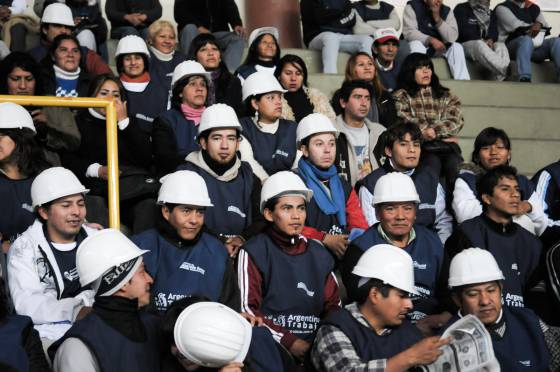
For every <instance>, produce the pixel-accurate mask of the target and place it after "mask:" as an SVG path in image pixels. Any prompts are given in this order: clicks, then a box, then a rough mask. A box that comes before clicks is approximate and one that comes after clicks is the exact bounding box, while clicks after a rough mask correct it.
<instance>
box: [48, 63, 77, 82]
mask: <svg viewBox="0 0 560 372" xmlns="http://www.w3.org/2000/svg"><path fill="white" fill-rule="evenodd" d="M53 69H54V75H55V76H56V77H57V78H59V79H64V80H76V79H78V77H79V76H80V72H81V69H80V67H78V69H77V70H76V71H74V72H68V71H66V70H63V69H61V68H60V67H58V66H57V65H53Z"/></svg>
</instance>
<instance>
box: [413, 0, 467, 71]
mask: <svg viewBox="0 0 560 372" xmlns="http://www.w3.org/2000/svg"><path fill="white" fill-rule="evenodd" d="M403 35H404V37H405V39H406V40H408V42H409V45H410V51H411V52H412V53H422V54H426V53H427V54H428V55H430V56H435V57H445V58H446V59H447V63H448V64H449V69H450V70H451V75H452V76H453V79H455V80H470V75H469V71H468V70H467V61H466V60H465V51H464V50H463V46H462V45H461V44H459V43H457V42H456V41H457V38H458V37H459V31H458V28H457V21H456V20H455V16H454V15H453V12H452V11H451V8H449V7H448V6H446V5H443V0H410V1H409V2H408V3H407V4H406V6H405V8H404V13H403Z"/></svg>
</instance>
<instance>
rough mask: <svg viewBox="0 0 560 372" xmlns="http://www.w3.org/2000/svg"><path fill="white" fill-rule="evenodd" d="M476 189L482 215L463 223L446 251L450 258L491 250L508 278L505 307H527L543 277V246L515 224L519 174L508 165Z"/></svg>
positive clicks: (482, 180)
mask: <svg viewBox="0 0 560 372" xmlns="http://www.w3.org/2000/svg"><path fill="white" fill-rule="evenodd" d="M476 189H477V193H478V195H479V198H480V200H481V202H482V209H483V213H482V215H480V216H477V217H475V218H472V219H470V220H467V221H465V222H463V223H461V224H460V225H459V226H458V227H457V229H456V230H455V231H454V232H453V234H451V236H450V237H449V239H447V241H446V242H445V250H446V252H447V253H448V254H449V255H450V257H453V256H455V255H456V254H457V253H459V252H461V251H462V250H463V249H466V248H470V247H479V248H482V249H485V250H488V251H489V252H490V253H492V254H493V255H494V258H495V259H496V261H497V262H498V265H499V266H500V269H501V270H502V272H503V274H504V276H505V279H504V282H503V293H504V304H505V305H507V306H517V307H523V306H524V300H523V296H524V294H525V293H526V291H527V290H528V289H530V288H531V287H532V286H533V285H534V284H536V283H538V281H539V279H540V276H541V273H540V268H539V263H540V261H541V254H542V245H541V242H540V241H539V239H538V238H537V237H535V236H534V235H533V234H531V233H530V232H529V231H527V230H525V229H524V228H523V227H521V226H520V225H518V224H516V223H515V222H513V217H514V215H515V214H517V213H518V210H519V204H520V203H521V193H520V190H519V184H518V181H517V171H516V170H515V168H513V167H510V166H507V165H501V166H498V167H495V168H493V169H490V170H489V171H488V172H486V173H485V174H484V175H482V176H481V177H480V179H479V180H478V181H477V183H476Z"/></svg>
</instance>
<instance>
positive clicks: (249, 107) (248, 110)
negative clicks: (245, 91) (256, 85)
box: [243, 93, 266, 117]
mask: <svg viewBox="0 0 560 372" xmlns="http://www.w3.org/2000/svg"><path fill="white" fill-rule="evenodd" d="M265 94H266V93H263V94H255V95H254V96H249V97H247V99H246V100H245V102H243V116H249V117H252V116H255V113H256V112H257V110H255V108H254V107H253V104H252V103H251V101H252V100H253V99H255V100H256V101H260V100H261V98H262V97H263V96H264V95H265Z"/></svg>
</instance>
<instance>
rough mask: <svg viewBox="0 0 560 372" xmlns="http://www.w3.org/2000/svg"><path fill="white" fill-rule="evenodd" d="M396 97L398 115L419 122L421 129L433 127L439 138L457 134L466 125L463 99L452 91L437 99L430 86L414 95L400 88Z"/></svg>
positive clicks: (415, 122) (395, 94)
mask: <svg viewBox="0 0 560 372" xmlns="http://www.w3.org/2000/svg"><path fill="white" fill-rule="evenodd" d="M394 98H395V108H396V109H397V116H398V117H401V118H403V119H404V120H406V121H409V122H412V123H414V124H417V125H418V126H419V127H420V130H424V129H426V128H433V129H434V130H435V132H436V135H437V138H438V139H441V138H446V137H451V136H456V135H457V134H458V133H459V132H460V131H461V129H462V128H463V126H464V125H465V120H464V119H463V113H462V112H461V101H459V98H458V97H457V96H455V95H453V94H451V93H446V94H445V95H444V96H443V97H441V98H438V99H436V98H434V96H433V95H432V88H430V87H427V88H422V89H420V91H419V92H418V93H417V94H416V95H415V96H414V97H411V96H410V95H409V94H408V93H407V91H406V90H404V89H399V90H398V91H396V92H395V93H394Z"/></svg>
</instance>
